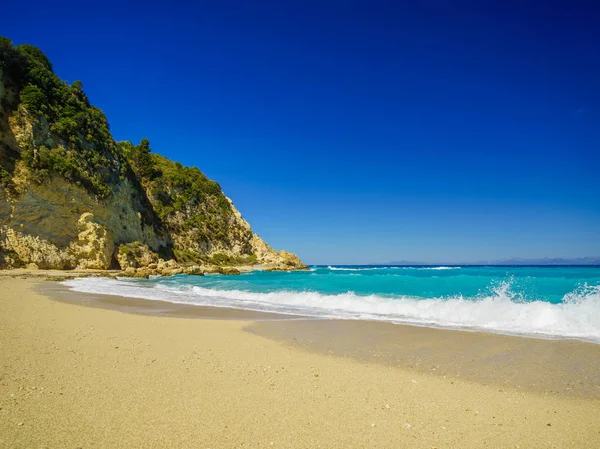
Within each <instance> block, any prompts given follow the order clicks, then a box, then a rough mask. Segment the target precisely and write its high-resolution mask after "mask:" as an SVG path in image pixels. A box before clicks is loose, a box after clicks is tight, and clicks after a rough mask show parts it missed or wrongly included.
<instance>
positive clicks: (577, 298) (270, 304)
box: [63, 278, 600, 343]
mask: <svg viewBox="0 0 600 449" xmlns="http://www.w3.org/2000/svg"><path fill="white" fill-rule="evenodd" d="M63 284H64V285H66V286H68V287H70V288H71V289H73V290H75V291H79V292H85V293H96V294H110V295H119V296H128V297H134V298H143V299H149V300H160V301H168V302H173V303H181V304H191V305H201V306H214V307H228V308H239V309H246V310H255V311H262V312H276V313H287V314H295V315H304V316H312V317H319V318H340V319H366V320H379V321H388V322H394V323H404V324H416V325H425V326H435V327H447V328H469V329H478V330H484V331H491V332H500V333H510V334H522V335H532V336H536V335H537V336H547V337H568V338H579V339H586V340H591V341H595V342H598V343H600V286H588V285H584V286H582V287H580V288H578V289H577V290H575V291H573V292H571V293H569V294H567V295H565V297H564V298H563V301H562V302H561V303H559V304H551V303H549V302H546V301H523V300H522V299H520V298H519V297H518V296H516V295H515V294H513V293H512V292H511V290H510V282H503V283H501V284H499V285H498V286H496V287H494V289H493V293H492V294H491V295H488V296H482V297H478V298H463V297H460V296H459V297H451V298H414V297H407V296H402V297H385V296H379V295H366V296H361V295H356V294H355V293H353V292H347V293H343V294H336V295H327V294H321V293H318V292H314V291H284V290H281V291H276V292H270V293H258V292H251V291H245V290H223V289H212V288H204V287H199V286H193V285H189V284H180V285H177V284H175V285H173V284H172V283H171V285H165V284H162V283H161V282H160V281H157V280H153V281H152V280H151V281H149V280H138V279H135V280H134V279H119V280H116V279H103V278H80V279H72V280H68V281H65V282H64V283H63Z"/></svg>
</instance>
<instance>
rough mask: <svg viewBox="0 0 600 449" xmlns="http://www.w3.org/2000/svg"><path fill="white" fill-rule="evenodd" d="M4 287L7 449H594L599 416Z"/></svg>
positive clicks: (0, 351)
mask: <svg viewBox="0 0 600 449" xmlns="http://www.w3.org/2000/svg"><path fill="white" fill-rule="evenodd" d="M34 285H35V281H32V280H23V279H10V278H2V279H0V292H1V293H0V447H3V448H4V447H6V448H38V447H48V448H54V447H56V448H77V447H81V448H111V447H123V448H130V447H133V448H138V447H139V448H152V447H161V448H162V447H175V448H180V447H189V448H249V447H253V448H258V447H260V448H272V447H273V448H318V447H321V448H354V447H364V448H403V447H407V448H408V447H410V448H412V447H417V448H432V447H436V448H447V447H448V448H449V447H455V448H484V447H490V448H496V447H498V448H515V447H520V448H551V447H556V448H598V447H600V402H599V400H598V399H590V398H588V397H584V396H570V395H563V394H544V393H543V392H535V391H529V390H515V389H513V388H498V387H497V386H494V385H487V386H486V385H484V384H482V383H477V382H473V381H470V380H466V379H464V378H459V377H457V376H450V375H446V377H444V375H436V374H430V373H428V372H424V371H422V370H416V369H407V368H399V367H394V366H388V365H385V364H380V363H373V362H372V361H370V360H365V361H362V362H361V361H357V360H353V359H351V358H343V357H338V356H334V355H331V356H330V355H326V354H322V353H317V352H311V351H307V350H304V349H302V348H300V347H297V346H293V345H290V344H287V343H285V342H278V341H275V340H271V339H267V338H264V337H262V336H259V335H256V334H253V333H249V332H246V331H245V330H244V327H245V326H248V325H250V324H251V323H250V322H249V321H242V320H223V319H202V320H199V319H193V318H176V317H164V316H148V315H135V314H126V313H121V312H118V311H115V310H106V309H100V308H91V307H84V306H79V305H73V304H67V303H62V302H57V301H53V300H51V299H48V298H46V297H44V296H43V295H40V294H38V293H36V292H35V291H34V289H33V288H32V287H33V286H34Z"/></svg>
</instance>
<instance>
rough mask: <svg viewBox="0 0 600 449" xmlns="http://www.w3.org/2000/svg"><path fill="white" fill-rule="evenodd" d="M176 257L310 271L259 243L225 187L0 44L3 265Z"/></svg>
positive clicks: (139, 262)
mask: <svg viewBox="0 0 600 449" xmlns="http://www.w3.org/2000/svg"><path fill="white" fill-rule="evenodd" d="M84 218H85V219H84ZM286 254H287V253H286ZM172 258H175V260H176V261H177V262H179V263H182V262H183V263H189V264H192V263H193V264H214V265H235V264H255V263H257V262H258V263H261V262H262V263H268V264H270V266H276V265H277V264H280V265H281V266H282V267H290V266H297V267H301V266H302V263H301V262H300V261H299V260H298V259H297V258H296V259H294V260H293V264H292V265H290V264H289V263H288V262H287V261H288V259H289V257H288V256H287V255H284V253H283V252H282V253H281V254H279V253H277V252H276V251H274V250H273V249H272V248H270V247H269V246H268V245H266V244H265V243H264V242H263V241H262V240H261V239H260V238H259V237H258V236H256V235H254V234H253V233H252V229H251V228H250V225H249V224H248V223H247V222H246V221H245V220H244V219H243V218H242V217H241V215H240V214H239V212H238V211H237V210H236V209H235V207H234V206H233V204H232V203H231V201H230V200H229V199H228V198H227V197H226V196H225V195H224V194H223V192H222V190H221V187H220V186H219V184H218V183H216V182H215V181H212V180H210V179H208V178H207V177H206V176H205V175H204V174H203V173H202V172H201V171H200V170H199V169H197V168H195V167H185V166H183V165H182V164H180V163H178V162H173V161H170V160H169V159H167V158H165V157H163V156H161V155H159V154H156V153H154V152H152V150H151V147H150V141H149V140H148V139H146V138H144V139H142V140H141V142H140V143H139V144H137V145H134V144H133V143H131V142H128V141H125V142H119V143H116V142H115V141H114V139H113V137H112V136H111V134H110V130H109V125H108V121H107V119H106V117H105V115H104V113H103V112H102V111H101V110H100V109H98V108H97V107H95V106H92V105H91V104H90V102H89V100H88V98H87V96H86V94H85V92H84V91H83V84H82V83H81V82H80V81H75V82H73V83H71V84H69V83H66V82H64V81H62V80H61V79H60V78H59V77H58V76H57V75H56V74H55V73H54V70H53V67H52V64H51V62H50V61H49V59H48V58H47V57H46V55H44V53H43V52H42V51H41V50H39V49H38V48H36V47H33V46H31V45H19V46H15V45H13V43H12V42H11V41H10V40H8V39H6V38H2V37H0V266H2V265H4V266H6V265H8V266H22V265H26V264H27V263H36V264H38V265H39V266H40V267H45V268H53V267H59V268H64V267H67V268H68V267H75V266H84V267H86V266H94V267H104V268H107V267H108V266H116V265H117V264H118V265H119V266H122V267H124V266H129V267H141V266H144V265H147V264H151V263H152V264H153V263H157V261H158V260H159V259H165V260H169V259H172ZM82 259H87V260H88V262H85V261H84V262H82ZM171 268H172V266H171Z"/></svg>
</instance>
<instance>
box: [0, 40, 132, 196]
mask: <svg viewBox="0 0 600 449" xmlns="http://www.w3.org/2000/svg"><path fill="white" fill-rule="evenodd" d="M0 68H1V69H2V70H3V71H4V72H5V73H6V74H7V78H8V79H9V80H10V82H11V83H12V87H13V88H14V89H15V90H16V91H17V92H19V97H18V99H19V103H20V104H21V105H23V106H24V108H25V109H26V110H27V111H28V113H29V114H32V115H34V116H35V117H39V118H40V119H41V120H43V121H45V124H47V127H48V131H49V133H51V134H52V136H53V137H55V138H58V139H59V142H53V141H52V137H49V136H48V141H46V142H42V143H41V144H40V145H39V146H37V147H32V148H25V149H24V150H25V151H24V154H23V155H22V157H23V160H24V161H25V162H26V163H27V165H28V166H29V167H30V168H32V169H35V175H36V176H35V180H37V181H38V182H40V181H42V180H43V179H44V177H45V176H47V175H48V174H50V173H57V174H60V175H62V176H63V177H64V178H66V179H67V180H69V181H73V182H75V183H78V184H80V185H82V186H83V187H84V188H86V189H88V190H89V191H91V192H93V193H94V194H96V195H98V196H99V197H106V196H108V195H109V194H110V188H109V184H110V183H111V182H114V181H115V175H117V177H118V176H119V175H121V166H120V164H119V162H118V159H119V155H118V154H117V151H118V147H117V146H116V145H115V143H114V141H113V139H112V136H111V134H110V131H109V125H108V121H107V120H106V117H105V115H104V113H103V112H102V111H101V110H100V109H98V108H97V107H95V106H92V105H90V102H89V100H88V98H87V96H86V94H85V92H84V91H83V84H82V83H81V81H75V82H73V83H72V84H71V85H69V84H67V83H65V82H64V81H62V80H61V79H60V78H59V77H58V76H57V75H56V74H55V73H54V71H53V69H52V64H51V63H50V61H49V60H48V58H47V57H46V55H44V53H42V51H41V50H40V49H38V48H36V47H33V46H31V45H26V44H24V45H19V46H17V47H15V46H13V45H12V43H11V42H10V40H8V39H6V38H0ZM5 106H6V107H8V108H11V107H15V106H17V105H16V104H6V105H5Z"/></svg>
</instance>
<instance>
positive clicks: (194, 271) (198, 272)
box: [183, 265, 204, 276]
mask: <svg viewBox="0 0 600 449" xmlns="http://www.w3.org/2000/svg"><path fill="white" fill-rule="evenodd" d="M183 272H184V273H185V274H187V275H188V276H204V270H203V269H202V267H199V266H198V265H192V266H189V267H185V268H184V269H183Z"/></svg>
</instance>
